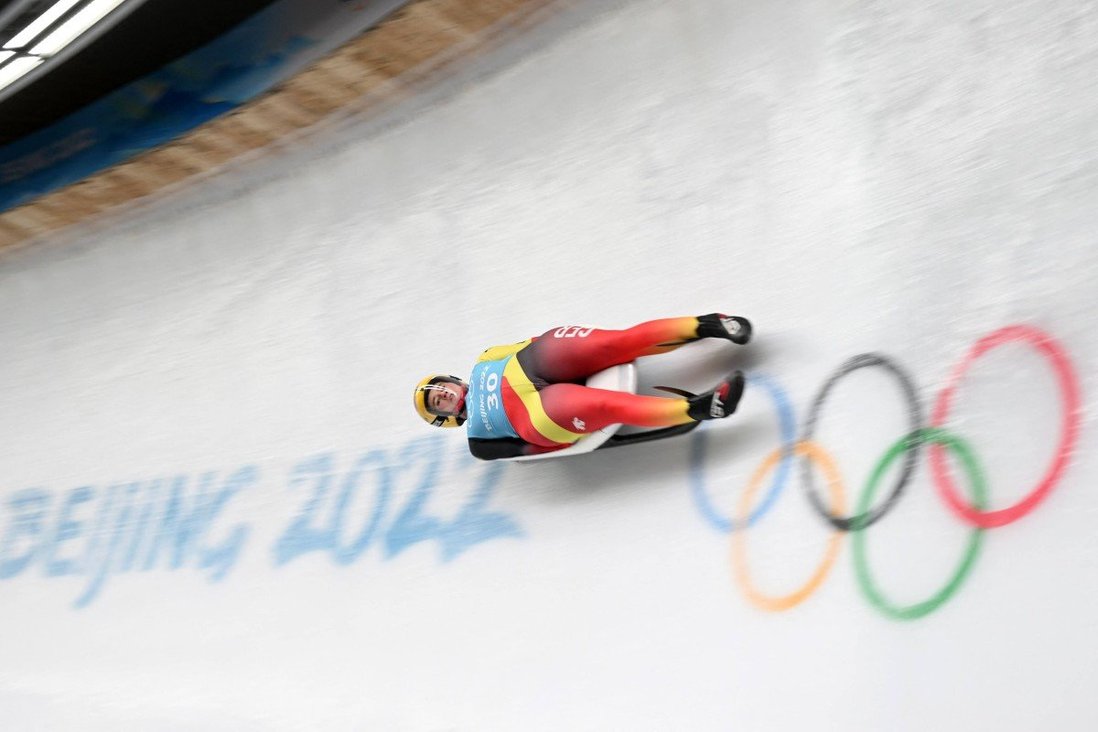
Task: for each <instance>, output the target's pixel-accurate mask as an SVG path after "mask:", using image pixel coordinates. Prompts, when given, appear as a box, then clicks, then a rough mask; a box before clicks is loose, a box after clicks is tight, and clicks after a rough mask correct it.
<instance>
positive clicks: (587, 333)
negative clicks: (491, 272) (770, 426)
mask: <svg viewBox="0 0 1098 732" xmlns="http://www.w3.org/2000/svg"><path fill="white" fill-rule="evenodd" d="M722 318H724V321H722V320H721V319H722ZM722 322H723V323H726V324H722ZM728 324H731V325H728ZM729 327H735V328H736V329H737V333H738V334H739V335H737V336H736V337H735V338H733V336H731V335H730V332H729ZM707 337H722V338H728V339H729V340H734V341H735V342H746V339H747V338H749V337H750V324H749V323H747V321H746V320H744V319H742V318H728V317H727V316H721V315H719V314H716V313H714V314H711V315H703V316H701V317H692V316H690V317H681V318H662V319H660V320H649V321H647V322H645V323H641V324H639V325H635V326H633V327H632V328H627V329H625V330H602V329H599V328H583V327H580V326H568V327H563V328H555V329H553V330H550V331H547V332H546V333H544V334H543V335H541V336H540V337H539V338H537V339H536V340H535V341H534V342H533V343H531V344H530V345H528V346H527V347H526V348H524V349H522V351H520V352H519V362H520V363H521V364H522V367H523V370H524V371H525V372H526V373H527V375H528V376H530V377H531V378H535V379H538V378H540V379H542V380H544V381H547V382H549V383H558V382H567V381H578V380H580V379H583V378H585V377H587V376H590V375H591V374H594V373H597V372H599V371H602V370H603V369H606V368H609V367H611V366H616V365H618V364H623V363H629V362H630V361H633V360H636V359H638V358H640V357H641V356H653V355H656V354H659V353H667V352H668V351H673V350H674V349H676V348H678V347H679V346H681V345H683V344H685V343H690V342H691V341H696V340H698V339H699V338H707Z"/></svg>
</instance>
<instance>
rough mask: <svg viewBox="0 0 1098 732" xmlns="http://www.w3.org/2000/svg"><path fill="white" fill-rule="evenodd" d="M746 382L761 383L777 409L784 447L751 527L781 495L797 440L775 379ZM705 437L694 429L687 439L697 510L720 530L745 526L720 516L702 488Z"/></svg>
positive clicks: (790, 412)
mask: <svg viewBox="0 0 1098 732" xmlns="http://www.w3.org/2000/svg"><path fill="white" fill-rule="evenodd" d="M747 383H748V384H749V385H752V386H761V387H762V388H763V389H764V390H765V391H766V393H767V394H769V395H770V398H771V399H773V400H774V405H775V406H776V407H777V411H778V428H779V429H780V430H781V439H782V451H783V454H782V459H781V462H780V463H779V464H778V469H777V470H776V471H775V472H774V480H773V482H771V484H770V488H769V489H767V491H766V496H765V497H764V498H763V500H762V501H761V502H760V503H759V505H758V506H757V507H756V508H755V510H754V511H752V512H751V515H750V516H749V517H748V518H747V527H750V526H753V525H754V524H755V522H756V521H758V520H759V519H760V518H762V517H763V515H765V514H766V512H767V511H769V510H770V507H771V506H772V505H774V502H775V501H777V500H778V496H779V495H781V492H782V489H783V488H784V487H785V481H786V477H787V476H788V475H789V470H790V465H791V464H792V462H793V459H792V458H793V445H794V443H796V441H797V424H796V420H795V419H794V415H793V404H792V402H790V400H789V395H788V394H786V392H785V390H784V389H782V387H781V386H779V385H778V382H776V381H774V380H773V379H771V378H770V377H768V376H763V375H759V374H754V375H750V376H748V377H747ZM749 393H750V392H749ZM707 440H708V438H707V437H706V432H705V430H697V431H696V432H695V433H694V437H693V440H692V441H691V443H690V490H691V492H692V493H693V495H694V501H695V503H697V505H698V510H700V511H701V513H702V515H703V516H704V517H705V518H706V519H708V521H709V523H711V524H712V525H713V527H714V528H716V529H717V530H718V531H720V532H721V533H724V534H730V533H732V532H733V531H734V530H736V529H739V528H747V527H738V526H736V525H735V523H734V522H733V521H732V520H731V519H728V518H726V517H724V516H722V515H721V513H720V511H718V510H717V509H716V507H715V506H714V505H713V504H712V502H710V500H709V493H708V492H707V491H706V490H705V451H706V444H707Z"/></svg>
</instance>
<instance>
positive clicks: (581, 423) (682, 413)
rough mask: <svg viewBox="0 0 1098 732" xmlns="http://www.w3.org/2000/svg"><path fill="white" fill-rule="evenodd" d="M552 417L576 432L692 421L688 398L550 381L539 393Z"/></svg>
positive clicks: (668, 424) (550, 417)
mask: <svg viewBox="0 0 1098 732" xmlns="http://www.w3.org/2000/svg"><path fill="white" fill-rule="evenodd" d="M538 395H539V396H540V397H541V404H542V407H544V409H545V414H546V415H547V416H548V417H549V419H551V420H553V421H554V422H556V423H557V424H558V425H560V426H561V427H564V428H565V429H567V430H571V431H572V432H584V433H586V432H594V431H595V430H599V429H602V428H603V427H605V426H606V425H608V424H618V423H620V424H629V425H634V426H637V427H669V426H671V425H676V424H683V423H684V422H689V421H691V418H690V415H689V414H687V409H688V407H689V402H687V401H686V400H685V399H677V398H664V397H657V396H643V395H639V394H628V393H625V392H620V391H608V390H606V389H592V388H591V387H589V386H579V385H578V384H550V385H549V386H547V387H545V388H544V389H542V390H541V391H539V392H538Z"/></svg>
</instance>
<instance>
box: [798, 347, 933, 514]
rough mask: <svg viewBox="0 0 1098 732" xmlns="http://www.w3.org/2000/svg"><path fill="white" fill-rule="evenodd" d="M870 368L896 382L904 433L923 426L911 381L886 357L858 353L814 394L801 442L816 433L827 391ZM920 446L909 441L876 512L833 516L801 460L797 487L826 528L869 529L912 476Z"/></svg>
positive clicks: (808, 467) (809, 468)
mask: <svg viewBox="0 0 1098 732" xmlns="http://www.w3.org/2000/svg"><path fill="white" fill-rule="evenodd" d="M871 366H880V367H881V368H883V369H884V370H885V371H888V372H891V373H892V375H893V376H895V377H896V379H897V381H899V382H900V387H901V389H902V390H903V393H904V399H905V400H906V401H907V415H908V420H909V421H910V422H911V426H910V429H909V430H908V432H909V434H915V433H917V432H918V431H919V429H920V428H921V427H922V425H923V416H922V414H923V409H922V404H921V403H920V401H919V393H918V391H917V390H916V389H915V383H914V382H913V381H912V379H911V377H910V376H908V374H907V372H905V371H904V370H903V369H902V368H900V367H899V366H898V365H897V364H896V363H895V362H894V361H893V360H892V359H890V358H888V357H887V356H884V355H881V354H879V353H862V354H859V355H857V356H854V357H853V358H851V359H850V360H848V361H846V362H845V363H844V364H842V365H841V366H840V367H839V368H838V370H836V371H835V373H833V374H832V375H831V376H830V377H829V378H828V380H827V381H826V382H825V383H824V385H823V387H822V388H821V389H820V391H819V393H818V394H816V398H815V399H814V400H813V401H812V407H811V408H810V409H809V410H808V416H807V417H806V419H805V421H804V433H803V436H802V437H801V441H802V442H807V441H811V440H812V435H813V432H815V430H816V422H817V418H818V416H819V413H820V409H821V408H822V407H823V403H824V401H825V400H826V399H827V395H828V393H829V392H830V391H831V388H832V387H833V386H835V384H836V383H837V382H838V381H839V380H840V379H841V378H843V377H844V376H846V375H847V374H849V373H851V372H852V371H857V370H858V369H863V368H869V367H871ZM921 446H922V442H920V441H918V440H913V441H911V443H910V448H909V449H908V450H906V451H905V452H904V462H903V466H902V467H901V468H900V477H899V478H898V479H897V480H896V484H895V485H894V486H892V492H891V493H890V494H889V495H888V498H886V499H885V500H884V501H882V502H881V504H880V505H879V506H877V507H876V508H874V509H872V510H869V511H865V512H863V513H861V514H858V515H857V516H851V517H843V516H836V515H835V514H833V513H832V512H831V510H830V509H828V507H827V506H826V505H824V502H823V500H822V499H821V498H820V496H819V494H818V492H817V491H816V485H815V483H814V481H813V478H812V464H811V461H810V460H809V459H807V458H804V457H802V458H801V485H802V486H803V488H804V490H805V493H806V494H807V495H808V500H809V502H810V503H811V504H812V507H813V508H814V509H815V510H816V511H817V513H819V514H820V515H821V516H822V517H823V518H824V519H826V520H827V522H828V523H829V524H831V525H832V526H834V527H835V528H836V529H838V530H839V531H860V530H861V529H864V528H866V527H867V526H871V525H872V524H873V523H874V522H875V521H877V520H879V519H880V518H881V517H883V516H884V515H885V514H886V513H888V510H889V509H890V508H892V504H894V503H895V502H896V501H897V500H898V499H899V498H900V495H901V494H902V493H903V491H904V488H906V487H907V485H908V483H910V482H911V476H912V475H913V474H914V472H915V465H916V464H917V463H916V461H917V458H918V454H919V450H920V447H921Z"/></svg>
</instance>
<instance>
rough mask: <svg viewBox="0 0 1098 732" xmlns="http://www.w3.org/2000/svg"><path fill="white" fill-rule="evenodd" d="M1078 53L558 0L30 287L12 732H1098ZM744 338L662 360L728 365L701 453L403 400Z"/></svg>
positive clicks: (1082, 68) (867, 6) (17, 339)
mask: <svg viewBox="0 0 1098 732" xmlns="http://www.w3.org/2000/svg"><path fill="white" fill-rule="evenodd" d="M1095 48H1098V10H1096V9H1095V6H1094V4H1093V3H1086V2H1058V3H1048V2H1012V3H1001V2H990V1H984V2H967V3H961V4H957V3H949V2H936V1H935V2H924V3H910V2H899V1H898V0H893V1H883V2H857V1H855V2H844V3H828V2H812V1H809V0H797V1H790V2H773V3H772V2H755V3H745V2H728V1H726V0H692V1H691V0H679V1H678V2H674V3H667V2H651V1H647V2H633V1H628V0H623V1H622V2H615V3H609V2H592V3H576V4H575V6H573V7H570V8H567V9H566V10H565V12H564V13H563V14H562V15H560V16H557V17H556V18H554V19H553V20H552V21H551V22H550V23H549V24H548V25H546V26H543V27H541V28H539V29H538V31H537V32H535V33H534V34H532V35H529V36H527V37H525V38H522V39H520V40H519V41H518V42H517V44H514V45H512V46H510V47H508V48H507V49H505V50H504V51H503V52H501V53H500V54H497V55H496V56H494V57H493V58H492V59H491V60H490V61H489V62H485V63H484V64H482V65H481V66H479V67H475V68H470V69H468V70H467V71H465V72H463V73H462V75H461V76H460V77H459V78H455V79H453V80H451V82H449V83H448V84H447V85H446V87H445V88H444V89H443V90H441V91H436V92H434V93H433V96H432V97H431V98H429V99H422V100H418V101H415V102H413V103H410V104H409V106H407V107H405V108H403V109H402V110H400V112H399V113H397V114H394V115H391V116H390V117H388V118H386V119H384V120H372V121H368V122H367V121H360V122H350V123H347V124H345V125H343V126H341V127H339V128H338V129H333V130H331V131H330V133H328V134H327V135H326V136H324V137H323V138H322V139H318V140H315V141H314V142H313V143H311V144H310V146H309V147H307V148H300V149H297V150H294V151H292V152H291V153H287V154H285V155H283V156H281V157H279V158H277V159H275V160H273V161H272V162H267V163H263V164H255V165H252V166H251V167H249V168H248V169H246V170H241V171H238V172H236V173H233V174H232V175H226V176H222V177H219V178H217V179H214V180H211V181H210V182H209V184H208V185H206V186H205V187H203V188H202V189H201V190H197V191H195V192H193V193H191V194H188V195H187V196H186V197H184V198H176V199H174V200H173V201H171V202H167V203H164V204H162V205H158V206H156V207H155V208H154V209H152V210H148V211H146V212H143V213H141V214H139V215H137V216H136V217H131V218H130V219H128V220H126V221H122V222H115V223H112V224H103V225H99V226H97V227H95V228H89V229H86V230H84V231H80V232H76V233H74V234H72V235H71V236H67V237H66V239H65V240H57V241H55V242H50V243H48V244H46V245H45V246H42V247H38V248H35V249H30V250H26V251H24V252H21V253H18V254H17V255H14V256H11V255H9V256H8V257H6V258H5V259H4V260H3V261H2V262H0V313H2V314H3V315H2V317H0V342H2V343H3V344H4V346H3V353H4V357H3V359H2V360H0V414H2V415H3V419H2V420H0V445H2V448H0V450H2V455H3V463H2V464H3V475H2V481H0V591H2V599H0V623H2V627H3V628H4V629H5V632H4V640H3V650H2V653H0V709H3V716H4V726H5V727H6V728H10V729H32V728H34V729H50V728H53V729H82V730H86V729H103V730H107V729H110V730H115V729H142V730H148V729H156V730H191V729H202V730H233V731H234V732H235V731H238V730H302V729H363V730H415V731H419V730H476V731H480V730H524V731H526V730H547V731H548V730H552V731H557V730H598V731H603V730H778V729H790V730H856V729H857V730H912V731H922V730H929V729H935V730H1035V729H1046V730H1085V729H1093V728H1094V726H1095V724H1096V723H1098V698H1096V696H1095V693H1094V690H1095V688H1096V686H1098V619H1096V618H1098V581H1096V572H1098V531H1096V529H1095V519H1096V517H1098V496H1096V493H1095V485H1096V483H1098V463H1096V461H1095V457H1094V454H1095V434H1094V415H1095V413H1096V411H1098V404H1096V401H1095V397H1094V394H1095V393H1096V392H1098V384H1096V383H1095V378H1094V363H1095V358H1096V356H1098V335H1096V333H1098V330H1096V326H1098V315H1096V304H1098V296H1096V294H1095V293H1096V292H1098V288H1096V284H1095V283H1096V280H1098V254H1096V252H1098V250H1096V247H1095V236H1096V233H1095V232H1098V88H1096V87H1098V81H1096V80H1098V55H1096V53H1095ZM714 310H726V311H729V312H735V313H740V314H744V315H747V316H749V317H750V318H752V319H753V320H754V322H755V324H756V328H757V338H756V340H755V342H754V343H752V344H751V345H750V346H748V347H745V348H734V347H732V346H730V345H728V344H723V343H706V344H702V345H699V346H695V347H692V350H683V351H680V352H678V353H676V354H674V355H673V356H669V357H666V358H664V359H658V360H657V359H652V360H649V362H648V363H645V364H642V365H641V366H642V371H643V372H644V374H645V377H644V378H648V379H649V382H648V383H652V382H664V383H667V382H671V383H673V384H677V385H679V386H683V387H686V388H695V389H700V388H703V387H706V386H708V385H709V384H710V383H712V382H713V381H714V380H715V379H716V378H717V377H718V376H719V375H720V374H721V373H723V372H724V371H726V370H727V369H729V368H731V367H732V366H739V367H742V368H744V369H745V370H746V371H747V372H748V374H749V376H750V380H751V381H750V384H749V387H748V391H747V394H746V396H745V398H744V401H743V404H742V409H741V412H740V413H739V414H737V415H736V416H735V417H734V418H733V419H730V420H727V421H724V422H722V423H720V424H712V425H707V426H706V427H705V428H704V429H702V430H700V431H699V432H697V433H695V435H693V436H690V437H686V438H680V439H677V440H668V441H665V442H660V443H655V444H653V445H650V446H644V447H636V448H626V449H622V450H614V451H609V452H604V453H597V454H594V455H592V456H588V457H586V458H580V459H576V460H574V461H548V462H543V463H535V464H529V465H513V464H511V465H506V464H480V463H475V462H474V461H472V460H471V459H470V458H468V457H467V455H466V451H465V446H464V442H463V439H462V435H461V434H459V433H456V432H448V433H443V432H440V431H435V430H431V429H429V428H427V427H426V426H425V425H423V424H422V423H420V422H419V421H418V420H417V419H416V417H415V416H414V415H413V413H412V411H411V409H410V405H409V391H410V389H411V387H412V385H413V384H414V383H415V381H416V380H417V379H418V378H419V377H420V376H421V375H422V374H424V373H428V372H431V371H435V370H441V371H448V372H451V373H457V374H466V373H468V370H469V368H470V365H471V363H472V361H473V360H474V359H475V357H476V356H477V355H478V354H479V353H480V351H481V350H482V349H484V348H485V347H487V346H490V345H494V344H499V343H509V342H513V341H517V340H521V339H523V338H526V337H528V336H530V335H533V334H536V333H539V332H541V331H542V330H545V329H546V328H549V327H551V326H556V325H566V324H571V323H590V324H597V325H602V326H606V327H620V326H627V325H630V324H632V323H635V322H639V321H642V320H646V319H649V318H656V317H663V316H669V315H688V314H700V313H706V312H712V311H714ZM930 428H935V429H934V430H931V429H930ZM910 435H914V437H912V438H911V439H910V440H909V441H908V442H904V441H903V440H904V437H905V436H910ZM918 443H925V444H918ZM783 446H784V447H785V448H786V450H785V453H786V454H787V455H788V454H790V453H794V452H795V453H796V456H794V457H788V458H786V459H784V460H783V459H782V455H783V450H782V448H783ZM806 472H807V473H808V476H809V478H808V479H807V480H806V477H805V473H806ZM897 486H899V487H898V488H897ZM894 491H896V492H895V493H894ZM893 495H895V498H894V499H890V496H893ZM974 504H975V505H976V506H978V507H982V508H972V506H973V505H974ZM867 511H868V512H870V515H871V516H873V517H875V518H876V519H877V520H875V521H874V522H873V523H872V524H871V525H868V526H865V525H864V524H865V523H866V521H864V520H863V521H854V522H850V521H843V520H842V519H843V518H844V517H845V518H849V517H851V516H854V515H856V514H865V512H867ZM825 513H833V514H836V515H837V517H838V518H836V519H835V520H834V521H829V520H828V519H827V518H825V517H824V516H823V515H822V514H825ZM852 523H853V526H852V525H851V524H852ZM836 525H837V526H839V527H841V528H842V529H844V530H842V531H837V530H836V529H835V526H836ZM851 528H853V529H860V530H855V531H847V530H848V529H851Z"/></svg>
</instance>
